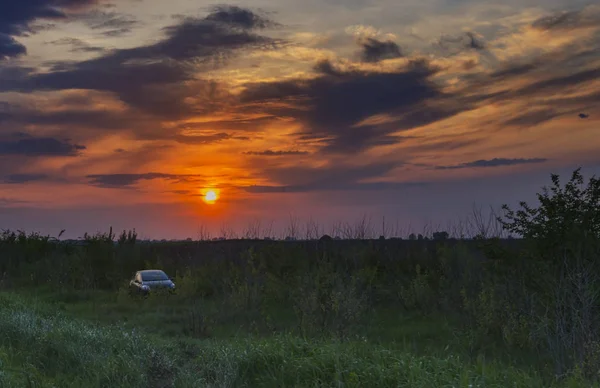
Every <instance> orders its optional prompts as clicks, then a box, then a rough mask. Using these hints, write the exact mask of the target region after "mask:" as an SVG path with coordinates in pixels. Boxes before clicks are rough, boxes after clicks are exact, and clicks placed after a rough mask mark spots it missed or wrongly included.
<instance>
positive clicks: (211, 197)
mask: <svg viewBox="0 0 600 388" xmlns="http://www.w3.org/2000/svg"><path fill="white" fill-rule="evenodd" d="M203 199H204V202H206V203H208V204H214V203H215V202H216V201H217V199H219V194H218V193H217V192H216V191H215V190H207V191H206V193H204V197H203Z"/></svg>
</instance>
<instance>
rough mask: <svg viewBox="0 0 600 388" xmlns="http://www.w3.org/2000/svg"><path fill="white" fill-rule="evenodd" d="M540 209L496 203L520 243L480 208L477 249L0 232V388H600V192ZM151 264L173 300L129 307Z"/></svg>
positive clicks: (594, 187)
mask: <svg viewBox="0 0 600 388" xmlns="http://www.w3.org/2000/svg"><path fill="white" fill-rule="evenodd" d="M538 199H539V206H538V207H532V206H531V205H529V204H527V203H521V208H520V209H519V210H516V211H515V210H512V209H510V208H509V207H508V206H504V207H503V214H501V215H498V216H497V217H496V220H497V222H498V225H500V226H501V227H502V228H503V230H505V231H506V232H507V233H511V234H513V235H516V236H518V237H519V238H510V239H507V238H503V239H501V238H498V237H491V236H489V235H488V234H487V233H486V232H487V231H489V228H490V225H491V224H490V222H489V221H486V220H485V219H484V218H483V217H481V215H480V214H479V215H478V214H477V213H474V218H475V221H473V222H474V224H476V225H478V232H477V233H476V236H474V238H470V239H466V238H452V237H451V236H453V237H457V235H458V237H460V236H461V235H464V234H463V232H460V233H457V232H456V231H454V233H448V232H446V231H439V230H432V231H431V233H423V234H421V235H420V236H417V235H415V234H412V235H411V236H410V237H409V239H408V240H401V239H385V238H381V239H369V240H365V239H349V240H336V239H331V238H323V239H320V240H317V239H316V238H315V239H312V240H307V241H294V240H293V239H288V240H292V241H270V240H268V241H265V240H261V241H258V240H252V239H245V240H233V241H214V242H213V241H202V242H180V243H153V244H143V243H141V242H140V241H139V240H137V236H136V234H135V232H134V231H125V232H123V233H122V234H121V236H120V237H117V236H115V235H114V234H113V232H112V230H110V232H109V233H108V234H98V235H95V236H90V235H86V236H85V239H84V241H83V243H80V244H75V243H71V242H64V241H59V240H57V239H52V238H49V237H45V236H40V235H38V234H35V233H34V234H26V233H24V232H11V231H5V232H4V233H3V234H2V237H0V274H1V275H0V288H1V289H2V291H3V292H2V293H1V294H0V333H1V334H2V335H0V386H2V387H4V386H6V387H23V386H32V387H33V386H35V387H52V386H60V387H79V386H82V385H90V386H98V387H121V386H123V387H125V386H128V387H135V386H140V387H141V386H150V387H199V386H207V387H244V386H246V387H272V386H286V387H309V386H310V387H313V386H336V387H337V386H340V387H341V386H343V387H359V386H367V385H368V386H381V387H398V386H401V387H507V386H512V387H554V386H555V387H580V386H581V387H590V386H600V335H599V334H598V333H600V331H599V329H600V327H598V325H599V324H600V311H599V310H598V306H599V301H598V297H599V292H600V278H599V277H600V271H599V269H600V268H598V265H599V264H598V263H599V260H598V259H599V257H600V245H599V239H600V180H598V179H596V178H595V177H593V178H591V179H589V180H588V181H587V183H586V182H585V180H584V178H583V177H582V176H581V174H580V171H579V170H576V171H575V172H574V173H573V175H572V177H571V179H570V180H569V182H568V183H566V184H565V185H564V186H563V185H561V183H560V181H559V178H558V177H557V176H554V175H553V176H552V186H551V187H550V188H544V189H543V190H542V193H540V194H538ZM491 220H494V218H491ZM292 229H293V230H298V227H297V225H296V226H293V227H292V226H290V230H292ZM307 229H308V228H307ZM317 229H318V228H317ZM346 230H347V231H348V233H347V235H346V236H352V235H354V236H358V237H365V236H366V235H367V234H366V233H365V230H366V228H365V223H362V224H361V225H359V226H356V227H355V228H354V229H353V228H350V227H348V228H346ZM334 235H335V234H334ZM141 268H161V269H164V270H165V271H166V272H167V273H169V274H172V275H173V276H174V277H175V283H176V285H177V293H176V294H175V295H161V294H157V295H151V296H149V297H148V298H141V299H138V298H136V297H131V296H130V295H129V293H128V289H127V285H128V280H129V278H130V277H131V275H132V273H134V272H135V271H136V270H138V269H141Z"/></svg>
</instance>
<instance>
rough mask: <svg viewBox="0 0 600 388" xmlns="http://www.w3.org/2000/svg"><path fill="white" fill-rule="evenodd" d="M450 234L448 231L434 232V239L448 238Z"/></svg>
mask: <svg viewBox="0 0 600 388" xmlns="http://www.w3.org/2000/svg"><path fill="white" fill-rule="evenodd" d="M449 236H450V235H449V234H448V232H445V231H444V232H434V233H433V239H434V240H447V239H448V237H449Z"/></svg>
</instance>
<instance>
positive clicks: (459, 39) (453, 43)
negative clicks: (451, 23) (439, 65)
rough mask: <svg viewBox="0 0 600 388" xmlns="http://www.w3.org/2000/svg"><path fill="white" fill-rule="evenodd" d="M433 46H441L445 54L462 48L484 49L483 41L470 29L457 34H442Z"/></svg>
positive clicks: (458, 51)
mask: <svg viewBox="0 0 600 388" xmlns="http://www.w3.org/2000/svg"><path fill="white" fill-rule="evenodd" d="M435 46H437V47H439V48H441V49H442V51H444V53H445V54H447V55H456V54H458V53H460V52H462V51H464V50H476V51H482V50H485V49H486V44H485V42H484V41H483V40H482V39H481V38H479V37H478V36H477V34H475V33H474V32H470V31H467V32H465V33H464V34H461V35H457V36H453V35H442V36H441V37H440V38H439V39H438V40H437V42H436V43H435Z"/></svg>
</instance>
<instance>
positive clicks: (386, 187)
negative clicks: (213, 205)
mask: <svg viewBox="0 0 600 388" xmlns="http://www.w3.org/2000/svg"><path fill="white" fill-rule="evenodd" d="M430 184H431V183H430V182H374V183H353V182H345V183H340V184H307V185H297V186H261V185H255V186H245V187H241V189H242V190H244V191H246V192H248V193H257V194H267V193H307V192H317V191H394V190H402V189H407V188H411V187H423V186H427V185H430Z"/></svg>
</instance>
